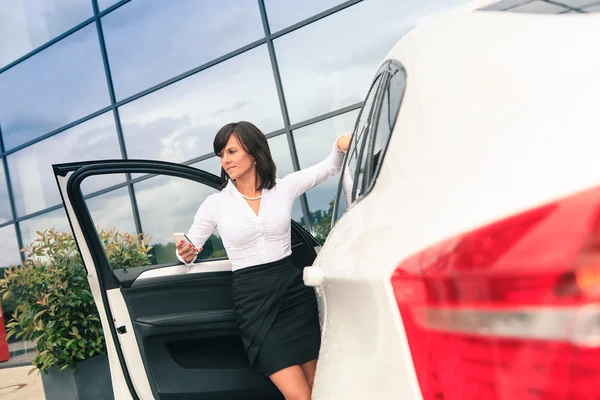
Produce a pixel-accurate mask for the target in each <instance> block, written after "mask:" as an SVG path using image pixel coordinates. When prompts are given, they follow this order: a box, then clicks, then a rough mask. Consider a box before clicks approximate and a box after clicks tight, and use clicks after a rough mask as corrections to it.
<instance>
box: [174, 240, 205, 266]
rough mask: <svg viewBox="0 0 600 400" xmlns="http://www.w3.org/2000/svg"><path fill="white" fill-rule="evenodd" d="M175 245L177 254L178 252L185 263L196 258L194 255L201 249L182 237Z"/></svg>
mask: <svg viewBox="0 0 600 400" xmlns="http://www.w3.org/2000/svg"><path fill="white" fill-rule="evenodd" d="M176 247H177V254H179V256H180V257H181V258H183V260H184V261H185V262H186V263H190V262H192V261H193V260H194V258H196V255H197V254H198V253H199V252H201V251H202V248H200V249H197V248H196V247H194V245H193V244H192V243H190V242H189V241H187V240H183V239H180V240H178V241H177V244H176Z"/></svg>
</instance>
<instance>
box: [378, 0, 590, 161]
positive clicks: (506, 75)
mask: <svg viewBox="0 0 600 400" xmlns="http://www.w3.org/2000/svg"><path fill="white" fill-rule="evenodd" d="M490 3H493V1H479V2H474V3H471V4H470V5H468V6H465V7H461V8H458V9H456V10H454V11H451V12H447V13H444V14H442V15H439V16H437V17H434V18H432V19H429V20H427V21H425V22H423V23H421V24H420V25H418V26H417V27H416V28H415V29H413V30H412V31H410V32H409V33H408V34H407V35H406V36H404V37H403V38H402V39H401V40H400V41H399V42H398V43H397V44H396V45H395V46H394V47H393V49H392V50H391V51H390V52H389V53H388V54H387V56H386V57H385V59H386V60H387V59H392V60H397V61H399V62H400V63H401V64H402V65H403V66H404V67H405V69H406V71H407V87H406V93H405V96H404V99H403V103H402V107H401V109H400V114H399V117H398V121H401V120H402V119H403V118H407V119H412V120H413V122H414V121H415V120H419V124H420V127H421V129H428V130H430V132H429V133H430V134H431V130H434V131H435V130H437V132H438V134H440V135H441V134H445V133H447V132H452V131H456V130H459V131H462V132H472V133H473V134H477V132H486V133H488V134H494V133H498V134H502V130H503V129H506V127H505V124H504V122H505V121H507V120H510V121H511V125H510V127H511V129H519V127H522V128H523V129H524V130H525V129H526V128H527V127H531V126H532V124H533V123H534V122H535V121H536V120H540V119H542V118H545V119H546V120H547V119H548V118H549V115H548V110H549V109H550V108H551V109H552V110H555V112H553V113H552V115H551V116H550V117H551V118H552V119H553V120H557V122H558V121H559V120H561V123H560V124H559V123H557V124H556V125H555V126H557V127H560V126H562V129H564V126H565V124H567V126H568V125H572V126H577V127H581V126H585V125H587V127H588V128H595V129H596V130H597V129H598V128H599V127H600V120H599V118H600V117H599V116H598V115H597V113H595V112H589V111H590V109H589V106H590V105H591V104H600V52H598V51H597V48H598V41H599V39H600V14H563V15H541V14H518V13H506V12H496V11H479V10H478V9H479V8H481V7H482V6H485V5H486V4H490ZM556 110H559V111H558V112H556ZM586 122H587V124H586ZM413 126H416V125H413ZM404 127H405V126H404V124H403V123H398V122H397V123H396V126H395V129H394V130H395V131H396V130H402V129H403V128H404ZM546 129H547V127H546ZM557 129H559V128H557ZM579 133H580V134H589V133H590V132H583V131H582V130H581V129H580V130H579ZM393 136H397V135H393ZM393 142H394V140H393V137H392V141H391V143H390V147H391V148H390V150H391V151H392V152H393V149H392V147H393ZM396 142H397V141H396Z"/></svg>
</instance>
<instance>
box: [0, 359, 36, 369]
mask: <svg viewBox="0 0 600 400" xmlns="http://www.w3.org/2000/svg"><path fill="white" fill-rule="evenodd" d="M28 365H30V366H31V368H33V367H34V365H33V364H32V363H31V361H19V362H17V363H11V362H10V361H7V362H5V363H0V370H2V369H10V368H17V367H26V366H28Z"/></svg>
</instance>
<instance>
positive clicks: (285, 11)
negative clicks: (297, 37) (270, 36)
mask: <svg viewBox="0 0 600 400" xmlns="http://www.w3.org/2000/svg"><path fill="white" fill-rule="evenodd" d="M343 2H344V1H343V0H300V1H299V0H265V8H266V9H267V16H268V17H269V27H270V28H271V32H272V33H275V32H277V31H280V30H282V29H283V28H287V27H288V26H290V25H294V24H295V23H297V22H300V21H302V20H305V19H307V18H310V17H312V16H313V15H316V14H318V13H320V12H322V11H325V10H327V9H329V8H331V7H335V6H337V5H338V4H340V3H343Z"/></svg>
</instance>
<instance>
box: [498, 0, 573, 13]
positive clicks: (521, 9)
mask: <svg viewBox="0 0 600 400" xmlns="http://www.w3.org/2000/svg"><path fill="white" fill-rule="evenodd" d="M567 10H568V8H565V7H561V6H559V5H556V4H552V3H548V2H546V1H542V0H535V1H532V2H531V3H527V4H524V5H522V6H518V7H514V8H511V9H510V10H508V11H510V12H516V13H527V14H559V13H561V12H564V11H567Z"/></svg>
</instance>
